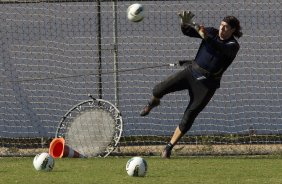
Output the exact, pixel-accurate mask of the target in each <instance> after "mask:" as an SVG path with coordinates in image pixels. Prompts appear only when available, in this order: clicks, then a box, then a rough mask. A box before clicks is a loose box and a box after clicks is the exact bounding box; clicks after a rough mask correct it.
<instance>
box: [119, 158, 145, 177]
mask: <svg viewBox="0 0 282 184" xmlns="http://www.w3.org/2000/svg"><path fill="white" fill-rule="evenodd" d="M125 169H126V172H127V174H128V175H129V176H142V177H143V176H145V175H146V173H147V170H148V165H147V162H146V160H145V159H143V158H142V157H133V158H131V159H129V160H128V161H127V163H126V166H125Z"/></svg>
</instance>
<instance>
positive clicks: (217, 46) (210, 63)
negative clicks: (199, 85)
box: [181, 24, 240, 87]
mask: <svg viewBox="0 0 282 184" xmlns="http://www.w3.org/2000/svg"><path fill="white" fill-rule="evenodd" d="M181 30H182V32H183V34H184V35H186V36H190V37H196V38H201V36H200V35H199V34H198V32H197V31H196V30H195V29H193V28H192V27H190V26H189V25H185V24H183V25H181ZM205 30H206V32H207V38H206V39H203V40H202V42H201V44H200V47H199V50H198V52H197V55H196V57H195V62H196V63H197V64H198V66H200V67H201V68H203V69H205V70H206V71H208V72H210V73H211V74H216V75H219V76H221V75H222V74H223V72H224V71H225V70H226V69H227V68H228V67H229V66H230V64H231V63H232V62H233V60H234V59H235V57H236V55H237V53H238V51H239V48H240V45H239V44H238V42H237V40H236V39H235V38H234V37H233V36H231V37H230V38H229V39H227V40H220V38H219V36H218V33H219V30H218V29H215V28H213V27H207V28H205ZM205 82H208V83H214V85H216V86H217V87H219V85H220V79H217V80H215V79H212V78H210V79H208V81H205Z"/></svg>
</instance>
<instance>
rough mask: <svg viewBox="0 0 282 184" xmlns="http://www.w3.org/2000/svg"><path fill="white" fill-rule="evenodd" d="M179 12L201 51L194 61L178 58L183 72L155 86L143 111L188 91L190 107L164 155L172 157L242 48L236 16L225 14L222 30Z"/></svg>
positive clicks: (185, 29) (185, 28)
mask: <svg viewBox="0 0 282 184" xmlns="http://www.w3.org/2000/svg"><path fill="white" fill-rule="evenodd" d="M178 15H179V17H180V20H181V30H182V32H183V34H184V35H186V36H189V37H195V38H199V39H201V42H200V46H199V49H198V52H197V54H196V57H195V59H194V60H193V61H189V60H187V61H185V60H184V61H179V64H180V65H183V66H184V69H183V70H182V71H179V72H177V73H175V74H174V75H172V76H169V77H168V78H167V79H165V80H164V81H162V82H160V83H159V84H157V85H155V87H154V88H153V91H152V97H151V99H150V101H149V102H148V104H147V105H146V106H145V107H144V109H143V110H142V111H141V113H140V115H141V116H146V115H148V114H149V113H150V111H151V110H152V109H153V108H154V107H156V106H158V105H159V104H160V99H161V98H162V97H163V96H164V95H166V94H168V93H172V92H176V91H181V90H188V95H189V96H188V95H187V100H188V101H189V103H188V106H187V108H186V110H185V112H184V115H183V117H182V120H181V122H180V123H179V125H178V126H177V127H176V129H175V131H174V133H173V135H172V137H171V139H170V141H169V142H168V144H167V145H166V147H165V148H164V150H163V152H162V154H161V156H162V157H163V158H170V156H171V151H172V149H173V147H174V146H175V145H176V144H177V142H178V141H179V140H180V139H181V137H182V136H183V135H184V134H185V133H186V132H187V131H188V130H189V129H190V128H191V127H192V124H193V123H194V120H195V118H196V117H197V116H198V114H199V113H200V112H201V111H202V110H203V109H204V108H205V107H206V105H207V104H208V103H209V101H210V100H211V98H212V97H213V95H214V94H215V92H216V90H217V89H218V88H219V87H220V81H221V78H222V75H223V73H224V72H225V71H226V69H227V68H228V67H229V66H230V64H231V63H232V62H233V60H234V59H235V57H236V55H237V53H238V51H239V48H240V45H239V43H238V42H237V40H236V38H237V39H238V38H240V37H241V36H242V35H243V33H242V32H241V26H240V21H239V20H238V19H237V18H236V17H234V16H226V17H224V18H223V19H222V21H221V22H220V25H219V29H216V28H214V27H204V26H201V25H198V24H197V23H195V22H194V21H193V17H194V14H193V13H191V12H190V11H181V12H180V13H179V14H178Z"/></svg>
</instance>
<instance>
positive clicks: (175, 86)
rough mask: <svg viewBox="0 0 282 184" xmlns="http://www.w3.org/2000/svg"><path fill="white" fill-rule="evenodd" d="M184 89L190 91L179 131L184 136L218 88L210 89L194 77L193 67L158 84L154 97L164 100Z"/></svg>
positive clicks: (154, 90)
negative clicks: (164, 97)
mask: <svg viewBox="0 0 282 184" xmlns="http://www.w3.org/2000/svg"><path fill="white" fill-rule="evenodd" d="M184 89H188V91H189V96H190V102H189V104H188V106H187V108H186V110H185V112H184V115H183V118H182V120H181V122H180V124H179V129H180V131H181V132H182V133H183V134H185V133H186V132H187V131H188V130H189V129H190V128H191V126H192V124H193V123H194V120H195V118H196V117H197V115H198V114H199V113H200V112H201V111H202V110H203V109H204V108H205V106H206V105H207V104H208V102H209V101H210V100H211V98H212V97H213V95H214V93H215V91H216V88H208V87H207V86H205V85H204V84H203V83H202V82H201V81H199V80H197V79H196V78H195V77H193V75H192V71H191V66H188V67H186V68H185V69H184V70H182V71H180V72H178V73H176V74H174V75H172V76H170V77H168V78H167V79H165V80H164V81H162V82H160V83H159V84H157V85H156V86H155V87H154V89H153V95H154V96H155V97H157V98H162V97H163V96H164V95H166V94H168V93H172V92H175V91H181V90H184Z"/></svg>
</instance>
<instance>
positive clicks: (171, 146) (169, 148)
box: [165, 143, 173, 151]
mask: <svg viewBox="0 0 282 184" xmlns="http://www.w3.org/2000/svg"><path fill="white" fill-rule="evenodd" d="M172 148H173V145H172V144H171V143H168V144H167V145H166V147H165V149H166V150H169V151H171V150H172Z"/></svg>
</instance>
